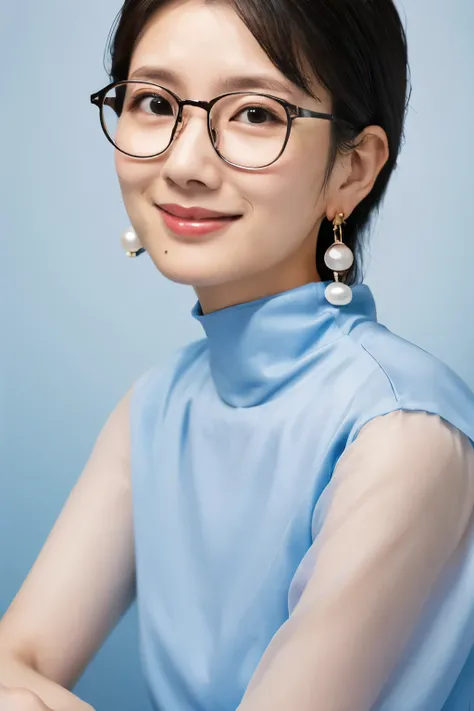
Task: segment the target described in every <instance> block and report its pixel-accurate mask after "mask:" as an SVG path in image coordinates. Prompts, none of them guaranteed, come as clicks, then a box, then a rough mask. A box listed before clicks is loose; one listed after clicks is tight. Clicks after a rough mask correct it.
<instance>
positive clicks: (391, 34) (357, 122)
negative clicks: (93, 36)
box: [108, 0, 410, 285]
mask: <svg viewBox="0 0 474 711" xmlns="http://www.w3.org/2000/svg"><path fill="white" fill-rule="evenodd" d="M205 1H206V2H209V3H211V2H216V1H220V2H223V1H224V2H227V3H228V4H229V5H231V6H232V7H233V8H234V9H235V11H236V12H237V14H238V15H239V17H240V18H241V19H242V21H243V22H244V23H245V25H246V26H247V28H248V29H249V31H250V32H251V33H252V35H253V36H254V37H255V39H256V40H257V41H258V43H259V44H260V46H261V47H262V49H263V50H264V51H265V53H266V54H267V56H268V57H269V59H270V60H271V61H272V63H273V64H274V65H275V66H276V67H277V68H278V69H279V70H280V71H281V72H282V74H283V75H284V76H285V77H287V79H289V80H290V81H291V82H293V83H294V84H295V85H296V86H298V87H300V88H302V89H303V90H305V91H306V92H307V93H309V94H312V93H313V92H312V89H311V77H310V76H308V72H307V70H308V69H309V70H310V71H311V72H312V73H313V74H314V76H315V77H316V78H317V80H318V81H319V83H320V84H321V85H322V86H324V88H325V89H326V90H327V91H328V92H329V94H330V96H331V99H332V107H331V110H332V112H333V113H334V114H335V115H336V116H338V117H339V118H341V119H344V122H337V121H336V122H333V123H332V124H331V125H332V140H331V150H330V156H329V161H328V165H327V170H326V179H325V185H326V184H327V180H328V178H329V177H330V175H331V171H332V169H333V167H334V164H335V161H336V158H337V155H338V153H339V152H342V151H348V150H351V148H353V147H354V145H355V141H356V139H357V136H358V135H359V133H360V126H370V125H378V126H381V127H382V128H383V129H384V131H385V133H386V135H387V138H388V146H389V158H388V160H387V162H386V163H385V165H384V167H383V168H382V170H381V171H380V173H379V175H378V177H377V180H376V182H375V184H374V186H373V188H372V190H371V192H370V193H369V194H368V195H367V196H366V197H365V198H364V199H363V200H362V201H361V202H360V203H359V204H358V205H357V206H356V208H355V209H354V210H353V212H352V214H351V215H350V217H349V218H348V220H347V223H346V225H345V227H344V231H343V239H344V242H345V244H347V246H348V247H350V248H351V249H352V251H353V252H354V253H355V255H356V259H355V261H354V265H353V266H352V267H351V269H350V270H348V271H347V272H346V273H345V274H344V275H343V276H341V281H344V282H345V283H346V284H349V285H351V284H354V283H357V282H358V281H360V280H361V267H362V250H363V248H364V244H363V240H364V238H365V236H366V235H367V234H368V231H369V227H370V224H371V218H372V217H373V215H374V214H375V213H376V212H377V211H378V209H379V207H380V205H381V202H382V199H383V197H384V195H385V192H386V189H387V186H388V183H389V180H390V177H391V175H392V173H393V171H394V169H395V167H396V165H397V158H398V155H399V153H400V149H401V146H402V142H403V137H404V123H405V117H406V112H407V107H408V101H409V96H410V95H409V93H408V77H409V66H408V51H407V41H406V33H405V30H404V28H403V25H402V22H401V18H400V16H399V14H398V11H397V9H396V7H395V5H394V2H393V0H205ZM169 3H170V0H125V2H124V5H123V7H122V9H121V11H120V12H119V14H118V15H117V18H116V20H115V22H114V25H113V26H112V29H111V33H110V36H109V43H108V49H109V52H110V59H111V67H110V71H109V75H110V79H111V81H121V80H125V79H127V78H128V74H129V69H130V63H131V59H132V55H133V52H134V49H135V47H136V45H137V43H138V42H139V40H140V39H141V37H142V35H143V33H144V31H145V29H146V27H147V25H148V22H149V21H150V20H151V19H152V17H153V15H154V14H155V13H156V12H157V11H158V10H159V9H161V8H162V7H163V6H165V5H167V4H169ZM345 121H347V123H345ZM353 127H354V128H353ZM355 127H358V128H355ZM333 240H334V236H333V227H332V224H331V223H330V222H329V221H328V220H327V219H326V218H324V219H323V222H322V224H321V228H320V231H319V235H318V243H317V250H316V267H317V270H318V274H319V276H320V278H321V279H322V280H323V281H326V280H332V279H333V273H332V272H331V271H330V270H329V269H328V268H327V267H326V265H325V263H324V254H325V252H326V250H327V248H328V247H329V246H330V245H331V244H332V242H333Z"/></svg>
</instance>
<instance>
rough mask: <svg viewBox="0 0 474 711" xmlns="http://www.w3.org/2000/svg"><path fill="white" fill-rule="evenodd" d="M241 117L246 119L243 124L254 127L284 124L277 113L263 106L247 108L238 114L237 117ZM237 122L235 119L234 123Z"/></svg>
mask: <svg viewBox="0 0 474 711" xmlns="http://www.w3.org/2000/svg"><path fill="white" fill-rule="evenodd" d="M239 116H242V117H244V120H243V123H248V124H251V125H253V126H258V125H262V124H269V123H282V120H281V118H280V117H279V116H278V115H277V114H276V113H274V112H273V111H271V110H270V109H268V108H266V107H263V106H247V107H246V108H245V109H241V110H240V111H239V112H238V113H237V114H236V117H239ZM235 120H236V119H234V121H235Z"/></svg>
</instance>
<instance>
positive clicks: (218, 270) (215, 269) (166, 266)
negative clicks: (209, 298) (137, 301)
mask: <svg viewBox="0 0 474 711" xmlns="http://www.w3.org/2000/svg"><path fill="white" fill-rule="evenodd" d="M172 252H173V249H172V248H171V249H169V251H168V255H165V254H160V255H159V257H158V258H156V257H155V256H154V255H150V256H151V258H152V260H153V262H154V264H155V266H156V268H157V269H158V271H159V272H160V273H161V274H162V275H163V276H164V277H166V279H169V280H170V281H173V282H175V283H176V284H183V285H186V286H193V287H204V286H217V285H220V284H225V283H227V282H230V281H234V280H235V279H238V278H239V275H238V274H237V273H236V272H235V270H232V271H230V270H229V265H223V264H215V263H214V264H213V263H210V261H209V260H205V261H201V260H196V259H190V258H189V255H187V259H186V258H183V259H179V255H178V254H176V255H175V258H174V259H173V256H172V254H171V253H172ZM226 266H227V269H226V268H225V267H226Z"/></svg>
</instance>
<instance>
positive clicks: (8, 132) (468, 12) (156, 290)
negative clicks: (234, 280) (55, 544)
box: [0, 0, 474, 711]
mask: <svg viewBox="0 0 474 711" xmlns="http://www.w3.org/2000/svg"><path fill="white" fill-rule="evenodd" d="M120 4H121V3H120V2H117V1H116V0H101V2H100V3H97V2H93V0H82V2H81V3H71V2H69V3H65V2H64V0H42V1H41V2H40V3H39V2H38V0H23V1H22V2H21V3H20V2H8V3H6V2H4V3H2V4H1V7H0V58H1V64H2V68H3V72H2V98H1V109H0V122H1V123H0V138H1V140H2V147H1V158H0V188H1V190H0V206H1V223H0V240H1V259H0V269H1V273H0V276H1V279H0V285H1V295H0V296H1V298H0V304H1V310H0V317H1V323H0V339H1V366H2V368H1V380H0V403H1V408H0V436H1V442H0V444H1V450H0V456H1V460H0V615H1V614H3V613H4V612H5V610H6V609H7V607H8V605H9V603H10V602H11V600H12V598H13V596H14V595H15V593H16V591H17V590H18V588H19V587H20V585H21V583H22V581H23V579H24V578H25V576H26V574H27V572H28V570H29V569H30V567H31V565H32V564H33V562H34V560H35V558H36V556H37V554H38V552H39V550H40V548H41V546H42V544H43V542H44V540H45V538H46V536H47V534H48V532H49V530H50V529H51V527H52V525H53V523H54V521H55V519H56V517H57V515H58V514H59V512H60V510H61V508H62V505H63V504H64V502H65V500H66V498H67V496H68V494H69V492H70V490H71V489H72V486H73V484H74V482H75V481H76V479H77V478H78V476H79V475H80V472H81V470H82V467H83V466H84V464H85V462H86V460H87V457H88V455H89V453H90V450H91V448H92V446H93V444H94V441H95V438H96V437H97V434H98V432H99V430H100V428H101V427H102V424H103V423H104V421H105V419H106V417H107V415H108V414H109V412H110V411H111V409H112V408H113V407H114V405H115V404H116V402H117V401H118V400H119V399H120V397H121V396H122V395H123V393H124V392H125V391H126V390H127V389H128V387H129V386H130V384H131V383H132V382H133V381H134V380H135V379H136V378H137V377H138V376H139V375H140V374H141V373H142V372H144V371H145V370H146V369H147V368H149V367H150V366H151V365H152V364H154V363H156V362H157V361H160V360H161V359H162V357H163V356H165V355H166V354H168V353H169V352H170V351H171V350H173V349H174V348H176V347H178V346H180V345H182V344H184V343H187V342H188V341H190V340H192V339H194V338H197V337H200V336H201V331H200V328H199V325H198V324H197V323H196V322H195V321H194V320H193V319H191V317H190V314H189V311H190V309H191V307H192V305H193V304H194V301H195V295H194V292H193V291H192V289H190V288H188V287H182V286H179V285H176V284H173V283H170V282H168V281H166V279H165V278H164V277H162V276H161V275H160V274H159V273H158V272H157V270H156V269H155V267H154V266H153V264H152V262H151V260H150V259H149V258H148V257H147V256H145V257H142V258H141V259H139V260H136V261H131V260H128V259H126V257H125V256H124V255H123V252H122V249H121V247H120V241H119V240H120V235H121V233H122V231H123V229H124V228H125V227H126V226H127V225H128V219H127V215H126V213H125V210H124V207H123V204H122V201H121V197H120V191H119V187H118V181H117V178H116V175H115V171H114V165H113V153H112V149H111V146H110V145H109V144H108V143H107V142H106V141H105V139H104V137H103V135H102V133H101V131H100V128H99V122H98V112H97V109H96V108H95V107H93V106H91V105H90V104H89V94H90V93H92V92H93V91H95V90H97V89H99V88H101V87H102V86H104V85H105V83H106V82H107V76H106V74H105V71H104V70H103V66H102V57H103V50H104V46H105V42H106V38H107V35H108V32H109V29H110V26H111V24H112V22H113V19H114V17H115V15H116V13H117V11H118V10H119V8H120ZM401 11H402V15H403V16H404V17H405V18H406V22H407V27H408V38H409V46H410V61H411V69H412V82H413V94H412V98H411V108H410V112H409V116H408V122H407V131H406V145H405V147H404V149H403V152H402V155H401V158H400V162H399V169H398V171H397V174H396V175H395V177H394V179H393V182H392V184H391V187H390V190H389V194H388V196H387V199H386V201H385V204H384V207H383V209H382V212H381V215H380V217H379V219H378V220H377V222H376V224H375V228H374V230H373V235H372V238H371V242H370V245H371V246H370V258H368V259H367V260H366V264H367V266H368V269H367V272H366V274H367V276H366V283H368V284H369V286H371V287H372V289H373V291H374V294H375V297H376V301H377V304H378V312H379V320H380V321H382V322H383V323H385V324H386V325H387V326H388V327H389V328H391V329H392V330H393V331H395V332H397V333H399V334H400V335H402V336H404V337H406V338H408V339H409V340H411V341H413V342H415V343H417V344H418V345H420V346H422V347H423V348H425V349H426V350H428V351H430V352H432V353H434V354H435V355H437V356H438V357H440V358H442V359H443V360H444V361H446V362H447V363H448V364H449V365H451V367H452V368H453V369H454V370H456V371H457V372H458V373H459V374H460V375H461V376H462V377H463V378H464V379H465V380H466V382H467V383H468V384H469V385H470V387H471V388H473V389H474V318H473V315H472V302H473V266H474V239H473V229H472V201H473V187H474V178H473V176H472V164H473V158H474V151H473V142H472V125H473V124H472V117H473V115H474V82H473V81H472V67H474V45H473V43H472V36H473V31H474V4H473V3H472V0H453V1H452V2H449V3H446V2H445V0H406V1H405V3H404V6H403V7H401ZM136 627H137V625H136V608H135V605H134V606H132V608H131V610H130V612H129V613H127V615H126V616H125V617H124V619H123V620H122V621H121V622H120V624H119V625H118V627H117V628H116V629H115V630H114V632H113V633H112V634H111V635H110V637H109V638H108V640H107V641H106V643H105V644H104V646H103V648H102V649H101V650H100V652H99V653H98V654H97V656H96V658H95V659H94V660H93V662H92V663H91V664H90V666H89V667H88V669H87V670H86V672H85V674H84V676H83V678H82V679H81V681H80V682H79V684H78V685H77V687H76V693H78V694H79V695H80V696H81V697H82V698H84V699H85V700H87V701H89V702H90V703H91V704H93V705H94V706H95V707H96V708H97V709H98V711H101V710H105V709H107V710H108V709H116V710H117V711H122V710H123V711H136V710H137V709H141V710H143V711H146V710H147V709H149V705H148V702H147V700H146V696H145V691H144V684H143V681H142V678H141V672H140V664H139V659H138V647H137V631H136Z"/></svg>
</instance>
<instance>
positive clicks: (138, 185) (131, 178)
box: [114, 151, 156, 198]
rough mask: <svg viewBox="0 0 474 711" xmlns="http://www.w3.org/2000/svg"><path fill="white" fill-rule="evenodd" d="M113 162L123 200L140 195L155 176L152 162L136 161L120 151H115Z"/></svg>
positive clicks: (154, 167)
mask: <svg viewBox="0 0 474 711" xmlns="http://www.w3.org/2000/svg"><path fill="white" fill-rule="evenodd" d="M114 161H115V170H116V172H117V177H118V180H119V184H120V188H121V190H122V194H123V196H124V198H125V197H130V198H133V196H134V195H139V194H141V193H142V192H143V191H144V190H145V188H146V186H147V185H149V184H150V181H152V180H153V178H154V176H155V175H156V166H154V165H153V162H152V161H150V162H149V163H147V162H146V161H137V160H134V159H133V158H130V157H129V156H126V155H124V154H123V153H120V151H115V156H114Z"/></svg>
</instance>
